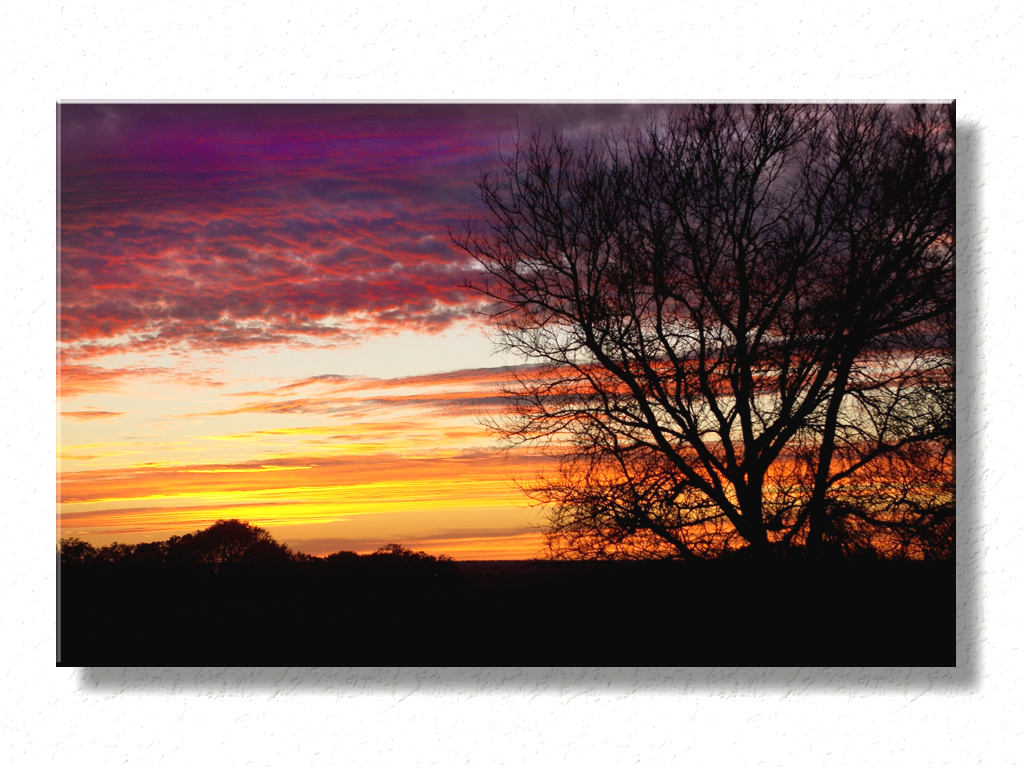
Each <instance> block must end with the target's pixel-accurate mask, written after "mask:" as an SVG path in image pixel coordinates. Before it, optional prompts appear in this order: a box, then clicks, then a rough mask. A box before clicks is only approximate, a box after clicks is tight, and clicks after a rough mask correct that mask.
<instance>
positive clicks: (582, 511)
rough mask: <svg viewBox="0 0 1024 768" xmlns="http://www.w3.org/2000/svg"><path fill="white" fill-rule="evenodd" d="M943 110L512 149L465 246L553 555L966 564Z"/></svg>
mask: <svg viewBox="0 0 1024 768" xmlns="http://www.w3.org/2000/svg"><path fill="white" fill-rule="evenodd" d="M954 122H955V119H954V109H953V106H952V105H906V106H894V105H803V106H784V105H752V106H735V105H712V106H692V107H683V108H680V109H679V110H677V111H676V112H674V113H673V114H672V115H671V116H668V117H664V116H661V117H659V116H654V117H652V118H651V120H650V121H649V123H648V124H647V125H646V126H645V127H644V128H643V129H640V130H634V131H630V132H626V133H621V134H617V135H614V136H610V135H609V136H604V137H600V138H597V139H593V138H591V139H587V140H585V141H579V142H577V141H570V140H568V139H566V138H564V137H563V136H562V135H561V134H560V133H559V132H558V131H557V130H555V131H550V132H546V133H545V132H543V131H541V130H535V131H534V132H533V133H532V134H531V135H529V136H521V135H517V136H515V137H514V138H515V148H514V151H513V152H512V153H511V154H509V155H505V156H502V157H501V159H500V165H499V168H498V170H497V172H496V173H494V174H488V175H485V176H483V178H482V179H481V180H480V182H479V193H480V197H481V199H482V202H483V205H484V207H485V208H486V214H487V215H486V217H485V218H484V219H483V220H482V221H476V222H474V221H473V220H470V221H468V222H467V223H466V225H465V229H464V230H463V231H462V233H461V234H455V235H453V240H454V241H455V243H456V244H457V245H458V246H459V247H461V248H462V249H464V250H465V251H467V252H468V253H469V254H471V255H472V256H473V257H474V258H475V259H476V260H477V262H478V263H479V266H480V268H481V272H480V279H479V280H478V281H477V282H476V283H475V285H474V287H476V288H477V289H478V290H479V291H481V292H482V294H483V295H484V296H485V297H486V298H487V299H489V300H490V302H491V303H490V307H491V310H490V315H491V318H492V320H493V322H494V324H495V326H496V329H497V334H498V342H499V345H501V346H502V347H504V348H505V349H507V350H510V351H512V352H514V353H516V354H517V355H519V356H521V357H522V358H525V359H526V360H527V361H529V364H528V365H524V366H523V367H521V368H520V369H519V370H518V371H517V372H516V374H515V375H514V377H513V379H512V380H511V381H510V382H509V384H508V386H507V387H506V389H505V392H504V394H505V395H506V397H507V406H508V407H507V411H506V412H505V413H504V414H502V415H500V416H498V417H497V418H495V419H492V420H491V422H490V424H491V426H492V427H493V428H494V429H495V430H496V431H497V432H498V434H499V435H500V436H501V437H502V438H504V440H505V441H506V442H507V444H509V445H531V446H534V447H535V448H536V449H538V450H541V451H544V452H547V453H550V454H554V455H557V456H558V457H560V459H561V467H560V471H559V472H558V473H556V474H553V475H549V476H546V477H543V478H540V479H539V480H538V481H537V482H535V483H532V484H527V488H526V490H527V491H528V492H529V493H530V494H531V495H532V496H533V497H534V498H535V499H537V500H538V501H540V502H542V503H544V504H546V505H547V508H548V510H549V519H548V528H547V532H548V540H549V545H550V547H551V550H552V553H553V554H554V555H555V556H560V557H610V558H619V557H673V558H695V557H707V556H713V555H716V554H720V553H722V552H724V551H726V550H729V549H732V548H735V547H742V546H745V547H747V548H749V549H750V551H751V552H754V553H758V554H768V553H773V552H778V551H780V550H786V549H788V548H791V547H794V546H800V547H804V548H806V550H809V551H814V552H827V551H834V552H842V553H845V554H852V553H855V552H868V553H874V554H883V555H891V556H910V557H920V556H925V555H935V556H941V555H942V553H943V551H945V552H946V554H948V553H949V551H951V547H952V538H953V537H952V531H953V525H954V518H953V492H954V485H953V475H954V472H953V466H954V460H955V457H954V454H953V451H952V444H953V435H954V431H955V412H954V411H955V409H954V405H953V400H954V392H955V371H954V366H953V345H954V341H955V331H954V330H953V320H952V318H953V312H954V307H955V295H954V268H955V237H954V235H955V224H954V207H955V191H954V171H955V137H954Z"/></svg>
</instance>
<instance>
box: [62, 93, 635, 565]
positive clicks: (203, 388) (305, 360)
mask: <svg viewBox="0 0 1024 768" xmlns="http://www.w3.org/2000/svg"><path fill="white" fill-rule="evenodd" d="M646 109H648V108H646V107H642V106H629V105H622V104H619V105H600V106H593V105H536V104H535V105H524V106H517V105H496V104H476V105H442V104H436V105H381V104H362V105H354V104H349V105H327V104H322V105H296V104H259V105H244V104H232V105H213V104H127V105H125V104H99V105H95V104H94V105H87V104H62V105H61V106H60V109H59V128H60V154H59V158H58V168H59V177H60V180H59V195H60V198H59V199H60V206H59V210H60V220H59V241H58V242H59V259H60V261H59V280H60V283H59V313H60V317H59V323H58V333H59V336H58V343H57V351H58V365H59V376H58V387H59V390H60V391H59V398H58V404H59V408H60V411H61V417H60V419H59V431H58V467H57V470H58V485H57V491H58V536H77V537H80V538H82V539H85V540H87V541H90V542H92V543H94V544H96V545H102V544H107V543H109V542H111V541H115V540H116V541H121V542H127V543H132V542H138V541H152V540H159V539H165V538H167V537H168V536H170V535H173V534H180V533H185V532H188V531H193V530H196V529H199V528H202V527H205V526H207V525H209V524H211V523H213V522H214V521H216V520H218V519H222V518H239V519H243V520H248V521H249V522H251V523H253V524H256V525H260V526H263V527H266V528H267V529H269V530H270V531H271V533H272V534H273V535H274V536H275V538H277V539H278V540H280V541H284V542H286V543H288V544H290V545H291V546H292V547H293V548H294V549H297V550H299V551H303V552H309V553H312V554H325V553H328V552H334V551H338V550H341V549H348V550H356V551H370V550H373V549H376V548H377V547H378V546H380V545H382V544H384V543H388V542H398V543H401V544H404V545H405V546H409V547H412V548H415V549H423V550H425V551H427V552H430V553H432V554H449V555H452V556H454V557H456V558H519V557H531V556H534V555H536V554H538V553H540V552H541V550H542V541H541V538H540V536H539V534H538V532H537V530H536V528H534V527H532V526H531V524H533V523H537V522H539V520H538V510H536V509H535V508H532V507H530V506H529V505H528V501H527V499H526V498H525V497H524V496H523V495H522V494H521V492H519V491H518V490H517V489H516V487H515V486H514V484H513V483H512V482H511V479H512V478H515V477H526V478H529V477H532V476H533V475H534V474H535V473H536V472H537V471H538V470H540V469H541V468H542V463H541V462H540V460H538V459H536V458H533V459H531V458H529V457H526V456H516V455H506V454H505V453H504V452H503V451H502V450H501V449H500V448H499V446H498V444H497V441H496V439H495V437H494V436H493V435H491V434H489V433H488V432H487V431H486V429H485V428H484V427H483V426H482V425H481V423H480V417H481V416H482V415H483V414H485V413H488V412H495V411H497V410H498V409H499V408H500V403H499V401H498V399H497V397H496V386H497V383H498V382H499V381H500V380H501V378H502V375H503V370H504V368H503V366H505V365H509V364H514V363H515V362H516V361H514V360H510V359H505V358H502V357H501V356H499V355H496V354H492V345H491V342H490V341H489V337H488V329H487V327H486V325H485V324H484V321H483V320H482V319H481V318H480V316H479V315H478V314H476V313H475V310H476V309H477V305H476V301H477V299H476V297H475V296H474V295H473V294H471V293H467V292H466V291H464V290H462V289H461V288H460V287H459V286H460V284H461V283H462V282H463V281H464V280H466V279H467V278H470V277H471V275H472V269H473V264H472V262H471V261H470V260H469V259H468V258H467V257H466V256H465V254H463V253H461V252H459V251H457V250H456V249H455V248H453V246H452V245H451V241H450V238H449V236H448V228H449V227H452V228H454V229H456V230H458V229H459V227H460V222H462V221H464V220H465V219H467V218H469V217H473V216H476V215H479V214H480V213H481V210H480V208H479V204H478V203H477V202H476V198H475V181H476V179H477V177H478V176H479V175H480V174H481V173H482V172H484V171H486V170H488V169H492V168H494V167H495V165H496V163H497V161H498V150H499V147H502V148H504V149H506V150H507V149H508V148H509V147H510V140H511V133H510V130H511V129H514V128H515V126H516V123H517V121H518V124H519V126H520V128H521V129H523V130H528V129H529V127H530V126H531V125H543V126H551V125H557V126H559V127H560V128H561V129H563V130H564V131H565V133H566V134H567V135H570V136H571V135H574V134H578V135H584V134H585V133H586V132H588V131H599V130H602V129H605V128H608V127H612V126H624V125H627V124H629V123H630V122H634V121H640V120H642V119H643V115H644V112H645V111H646Z"/></svg>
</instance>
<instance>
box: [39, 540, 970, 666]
mask: <svg viewBox="0 0 1024 768" xmlns="http://www.w3.org/2000/svg"><path fill="white" fill-rule="evenodd" d="M58 576H59V578H58V615H59V618H58V624H57V626H58V638H59V640H58V654H59V663H60V664H61V665H62V666H64V665H67V666H239V665H241V666H292V665H300V666H339V665H341V666H362V665H369V666H391V665H411V666H436V665H454V666H461V665H469V666H492V665H500V666H523V665H552V664H554V665H561V666H578V665H584V666H607V665H615V666H623V665H625V666H637V665H641V666H680V665H683V666H693V665H696V666H801V665H811V666H908V665H917V666H937V665H951V664H954V663H955V653H954V641H955V618H956V617H955V563H954V562H953V561H952V560H947V561H938V562H907V561H902V562H901V561H884V560H875V561H872V560H846V561H830V562H821V561H816V560H805V559H803V558H783V559H780V560H778V561H774V562H772V563H764V562H761V561H758V560H753V559H750V558H745V557H743V556H742V553H738V554H737V556H735V557H724V558H719V559H716V560H713V561H707V562H698V563H688V562H678V561H661V562H607V561H606V562H598V561H585V562H565V561H542V560H532V561H508V562H500V561H492V562H455V561H453V560H452V559H451V558H448V557H433V556H431V555H428V554H425V553H423V552H414V551H411V550H409V549H406V548H405V547H402V546H400V545H397V544H390V545H386V546H384V547H381V548H380V549H379V550H377V551H376V552H374V553H372V554H367V555H359V554H356V553H354V552H336V553H334V554H332V555H329V556H327V557H312V556H310V555H305V554H299V553H294V552H292V551H291V550H290V549H289V548H288V547H287V546H285V545H283V544H280V543H278V542H275V541H274V540H273V538H272V537H271V536H270V535H269V534H268V533H267V532H266V531H264V530H262V529H259V528H256V527H254V526H251V525H249V524H248V523H243V522H239V521H237V520H228V521H221V522H219V523H217V524H216V525H213V526H211V527H209V528H207V529H205V530H202V531H198V532H196V533H193V534H189V535H186V536H174V537H171V538H170V539H168V540H167V541H163V542H154V543H147V544H135V545H124V544H112V545H110V546H107V547H101V548H96V547H93V546H90V545H89V544H87V543H85V542H82V541H79V540H76V539H64V540H62V541H61V544H60V548H59V551H58Z"/></svg>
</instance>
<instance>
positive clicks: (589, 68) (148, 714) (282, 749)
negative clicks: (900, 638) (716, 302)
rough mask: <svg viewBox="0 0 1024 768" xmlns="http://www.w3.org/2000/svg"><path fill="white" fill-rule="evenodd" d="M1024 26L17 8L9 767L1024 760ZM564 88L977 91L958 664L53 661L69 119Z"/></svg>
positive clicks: (823, 11) (908, 11)
mask: <svg viewBox="0 0 1024 768" xmlns="http://www.w3.org/2000/svg"><path fill="white" fill-rule="evenodd" d="M641 7H642V9H643V10H642V11H641V10H634V8H641ZM1013 7H1014V6H1013V5H1012V4H1010V3H1002V4H990V3H985V2H967V3H965V2H961V1H957V2H953V1H951V0H941V1H940V2H935V1H934V0H933V1H931V2H922V1H921V0H912V1H911V2H905V3H892V2H869V3H868V4H866V5H865V4H864V3H851V2H848V0H841V1H840V0H814V2H794V3H788V4H783V3H769V2H760V3H745V4H735V5H733V4H728V3H720V2H714V1H709V2H691V3H679V2H666V3H655V2H640V3H622V2H616V3H606V4H597V3H576V4H572V3H558V2H543V3H523V4H512V3H490V4H488V3H486V2H484V1H483V0H476V1H475V2H462V3H458V2H454V3H453V2H448V3H440V2H437V3H426V4H424V3H423V2H394V3H387V2H383V1H381V0H378V1H377V2H373V3H363V4H361V5H360V6H355V5H352V4H345V3H334V2H304V3H297V4H295V5H294V6H292V5H291V4H289V3H285V2H277V3H267V4H260V3H237V4H235V5H233V6H232V7H230V8H219V7H214V5H213V4H210V3H189V2H185V3H170V2H166V0H160V1H159V2H151V3H132V4H127V3H126V4H123V5H117V4H115V3H97V2H93V3H82V2H78V1H77V0H67V2H63V3H54V2H48V3H43V4H38V5H37V4H33V3H31V2H29V1H28V0H9V1H8V2H4V4H3V19H2V23H0V51H2V54H0V55H2V57H3V69H2V71H0V91H2V95H3V99H2V101H0V109H2V115H3V118H2V119H3V123H2V130H3V138H4V152H3V153H2V154H0V195H2V197H3V205H2V207H0V214H2V226H0V248H2V249H3V257H2V260H0V311H2V312H3V317H2V321H3V325H2V333H0V351H2V356H0V379H2V382H3V388H2V390H0V391H2V396H3V400H2V414H3V427H4V428H3V430H2V431H0V450H2V452H3V455H2V461H0V488H2V491H3V494H4V504H3V506H2V513H3V517H2V520H3V526H4V530H3V533H4V535H3V536H2V537H0V562H2V568H3V602H2V614H0V615H2V622H3V624H2V626H3V634H2V640H3V646H2V651H3V664H2V665H0V712H2V715H0V722H2V733H3V737H2V739H0V757H2V758H3V759H4V760H5V761H7V762H9V763H10V764H14V765H32V764H39V763H44V764H47V765H50V764H61V765H64V764H67V765H87V764H94V763H95V764H102V763H103V762H109V763H111V764H117V765H121V764H130V765H136V764H138V765H154V764H161V765H165V764H170V765H192V764H198V765H205V764H211V765H217V764H227V765H236V764H237V765H285V764H295V765H337V764H348V763H354V764H388V765H423V764H429V765H434V764H438V765H448V764H465V765H484V764H499V765H501V764H529V765H534V764H539V765H545V764H574V765H588V766H589V765H601V764H605V763H609V764H611V763H612V762H614V763H619V764H623V763H625V764H633V763H636V762H643V763H649V762H653V763H658V764H661V763H666V762H669V761H671V762H673V763H678V764H689V765H704V764H708V763H710V764H729V765H731V764H734V763H735V764H754V765H766V766H776V765H778V766H787V767H788V766H805V765H806V766H820V765H829V766H832V765H901V766H904V765H913V766H917V765H922V766H930V765H960V764H971V765H1001V764H1011V763H1014V762H1016V748H1017V746H1018V745H1017V742H1019V741H1020V740H1021V731H1022V730H1024V725H1022V723H1024V719H1022V717H1021V704H1020V698H1019V696H1018V694H1017V689H1018V688H1019V687H1020V686H1019V684H1020V675H1021V660H1020V656H1021V653H1020V650H1021V647H1022V645H1024V640H1021V639H1018V634H1019V632H1020V630H1021V602H1022V599H1024V595H1022V594H1021V568H1020V565H1019V562H1020V560H1021V550H1022V543H1024V542H1022V535H1021V530H1022V528H1021V523H1020V518H1019V516H1020V515H1021V514H1022V509H1021V498H1020V497H1021V493H1020V487H1021V474H1022V466H1021V451H1020V449H1019V447H1018V446H1019V444H1020V441H1021V440H1022V439H1024V438H1022V433H1024V420H1022V414H1021V402H1022V397H1021V394H1020V391H1021V387H1020V385H1019V382H1018V377H1019V373H1020V370H1021V368H1022V367H1024V363H1022V359H1021V357H1020V348H1021V344H1020V334H1021V323H1020V321H1019V315H1018V312H1019V310H1020V308H1021V300H1020V299H1019V298H1018V291H1019V289H1020V287H1021V274H1022V270H1021V266H1020V262H1021V248H1020V246H1019V235H1018V230H1019V229H1020V227H1021V225H1022V206H1021V193H1020V179H1021V178H1022V174H1021V170H1022V169H1021V157H1022V153H1021V144H1022V141H1024V128H1022V125H1021V109H1020V104H1021V94H1022V92H1024V88H1022V85H1024V83H1022V79H1021V63H1020V62H1021V57H1020V54H1019V52H1018V50H1017V46H1018V43H1019V41H1020V40H1021V39H1024V25H1022V15H1021V13H1020V11H1019V10H1016V11H1015V10H1013ZM897 9H898V10H897ZM567 97H571V98H575V99H584V100H586V99H637V100H645V99H699V98H720V99H736V100H739V99H763V98H774V99H811V98H820V99H837V98H838V99H862V98H899V99H903V98H933V99H934V98H949V97H956V98H957V100H958V101H957V106H958V118H959V124H960V126H961V133H960V136H961V143H960V155H959V160H958V162H959V171H960V178H959V182H958V188H957V194H958V207H959V213H960V219H959V222H958V227H959V228H958V244H959V253H960V259H959V272H958V276H959V285H958V292H959V293H958V295H959V301H960V307H959V313H960V314H959V315H958V345H959V353H960V362H961V371H960V379H959V386H960V389H959V397H960V398H961V399H960V400H959V411H958V415H959V439H960V443H959V445H960V453H959V456H960V477H959V480H958V483H959V486H958V487H959V490H960V501H961V504H960V509H959V536H960V541H959V554H960V568H959V575H958V581H957V605H958V623H957V661H958V667H957V668H956V669H955V670H947V669H881V670H879V669H866V670H861V669H847V670H837V669H770V670H750V669H715V670H702V669H671V670H651V669H589V670H588V669H530V670H517V669H486V670H479V669H461V670H437V669H383V670H348V669H339V670H308V669H269V670H210V669H204V670H152V669H147V670H138V669H120V670H106V669H80V670H73V669H57V668H55V667H54V659H55V640H54V593H55V583H54V567H53V563H54V561H53V526H54V483H53V476H54V466H55V464H54V435H55V415H54V414H55V402H54V338H55V333H54V327H55V325H54V323H55V320H54V318H55V300H54V284H55V283H54V281H55V260H54V218H55V217H54V207H55V201H54V189H55V163H54V147H55V140H56V133H55V109H54V103H55V100H56V99H90V98H121V99H160V98H176V99H253V98H270V99H321V98H331V99H411V100H418V99H428V98H429V99H444V98H456V99H502V100H511V99H533V100H538V99H544V100H547V99H550V100H557V99H564V98H567ZM110 609H111V610H117V607H116V606H111V608H110ZM694 663H699V660H697V659H695V660H694Z"/></svg>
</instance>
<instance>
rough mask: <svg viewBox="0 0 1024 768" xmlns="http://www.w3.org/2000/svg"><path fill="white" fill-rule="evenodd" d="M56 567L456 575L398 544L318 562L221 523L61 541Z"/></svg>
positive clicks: (444, 560)
mask: <svg viewBox="0 0 1024 768" xmlns="http://www.w3.org/2000/svg"><path fill="white" fill-rule="evenodd" d="M57 552H58V556H59V559H60V562H61V563H62V564H63V565H69V566H72V567H78V566H85V565H91V566H103V565H109V566H153V565H161V566H194V567H200V568H209V569H212V570H217V569H219V568H220V567H224V566H227V567H230V566H241V565H258V566H261V567H268V566H275V565H286V564H291V563H309V564H323V565H327V566H331V567H336V566H340V565H352V564H355V563H363V564H365V565H371V564H375V565H377V566H380V567H388V568H395V567H398V568H402V569H405V570H409V569H413V568H418V569H426V570H433V571H435V572H441V571H447V572H449V573H454V572H455V571H454V568H452V567H451V566H450V565H448V566H447V567H446V565H445V564H450V563H452V558H450V557H448V556H446V555H441V556H440V557H434V556H433V555H428V554H427V553H426V552H414V551H413V550H410V549H407V548H405V547H403V546H402V545H400V544H385V545H384V546H382V547H381V548H380V549H378V550H377V551H376V552H374V553H372V554H369V555H359V554H357V553H356V552H344V551H343V552H335V553H334V554H331V555H327V556H326V557H316V556H313V555H307V554H304V553H301V552H293V551H292V550H291V548H290V547H288V546H287V545H286V544H282V543H280V542H278V541H275V540H274V538H273V536H271V535H270V532H269V531H267V530H266V529H264V528H259V527H257V526H254V525H251V524H249V523H248V522H244V521H241V520H220V521H218V522H216V523H214V524H213V525H211V526H210V527H209V528H205V529H203V530H201V531H196V532H195V533H188V534H185V535H184V536H172V537H170V538H169V539H167V540H166V541H152V542H145V543H140V544H121V543H118V542H114V543H113V544H110V545H108V546H105V547H94V546H93V545H92V544H89V543H88V542H85V541H82V540H81V539H78V538H73V537H72V538H63V539H61V540H60V543H59V544H58V547H57Z"/></svg>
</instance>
